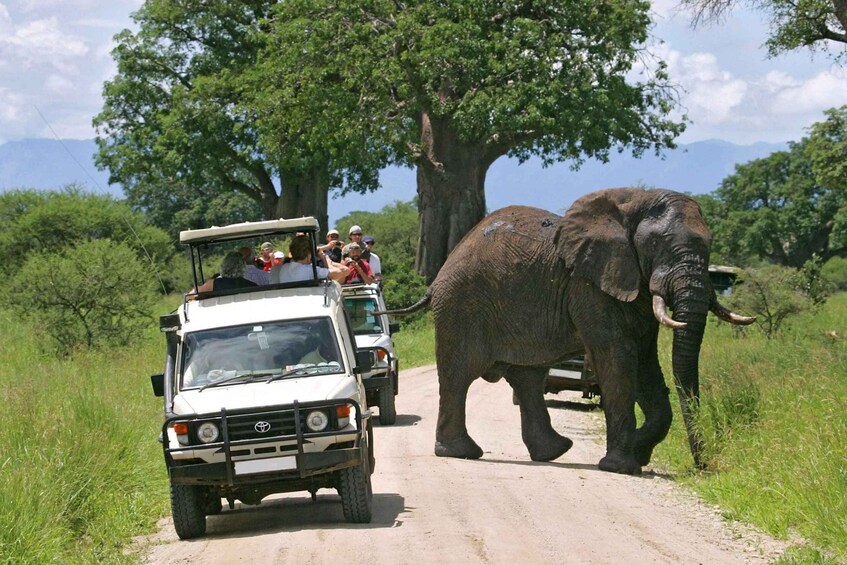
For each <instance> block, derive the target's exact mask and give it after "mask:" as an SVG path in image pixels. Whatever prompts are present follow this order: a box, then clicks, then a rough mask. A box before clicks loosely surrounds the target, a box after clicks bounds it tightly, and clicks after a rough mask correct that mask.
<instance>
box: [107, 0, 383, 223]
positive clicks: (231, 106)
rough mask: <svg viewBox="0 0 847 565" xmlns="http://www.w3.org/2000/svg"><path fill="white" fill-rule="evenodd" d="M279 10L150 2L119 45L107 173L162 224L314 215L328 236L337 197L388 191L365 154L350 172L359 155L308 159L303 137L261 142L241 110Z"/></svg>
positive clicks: (257, 2)
mask: <svg viewBox="0 0 847 565" xmlns="http://www.w3.org/2000/svg"><path fill="white" fill-rule="evenodd" d="M274 4H275V2H274V1H273V0H220V1H217V2H203V3H199V4H198V3H191V2H184V1H181V0H147V1H146V2H145V3H144V5H143V6H142V7H141V8H140V9H139V10H138V12H136V13H135V14H134V15H133V19H134V20H135V22H136V23H137V24H138V31H137V32H131V31H129V30H125V31H123V32H121V33H120V34H118V36H117V37H116V40H117V47H116V48H115V50H114V51H113V56H114V59H115V61H116V63H117V65H118V73H117V76H116V77H115V78H114V79H113V80H111V81H109V82H107V83H106V84H105V86H104V89H103V95H104V101H105V103H104V108H103V111H102V112H101V113H100V114H99V115H98V116H97V117H96V118H95V120H94V123H95V125H96V127H97V128H98V133H99V134H100V135H99V136H98V139H97V141H98V144H99V154H98V164H99V165H100V166H101V167H102V168H108V169H109V171H110V182H119V183H121V184H122V185H123V186H124V189H125V191H126V193H127V195H128V200H129V201H130V203H131V204H132V205H134V206H136V207H138V208H141V209H144V210H146V211H148V212H150V213H151V216H152V217H153V218H154V219H155V221H156V222H157V225H161V226H162V227H166V228H171V229H173V227H172V226H174V225H176V226H179V227H180V228H187V227H201V226H205V225H209V224H210V223H221V222H231V221H242V220H247V219H256V216H258V215H259V214H261V215H262V216H264V217H265V218H277V217H296V216H301V215H313V216H316V217H318V218H319V220H320V221H321V224H322V225H324V226H326V223H327V221H326V220H327V214H326V211H327V195H328V193H329V190H330V189H331V188H332V187H333V186H341V185H342V184H343V183H344V182H345V181H347V184H346V185H345V189H346V190H360V191H365V190H369V189H374V188H375V187H376V180H375V179H376V172H375V171H376V170H377V169H378V166H379V163H375V162H373V161H372V160H371V159H370V158H369V157H368V156H367V155H364V154H362V153H357V154H356V158H355V159H354V160H352V163H353V164H352V165H351V166H349V167H347V166H346V165H345V164H344V163H340V159H342V158H345V157H347V156H348V155H349V154H350V153H351V152H350V151H345V150H339V151H335V152H333V148H331V147H328V148H327V149H326V150H324V151H308V150H306V149H304V148H303V147H302V145H300V143H301V140H300V139H299V138H298V137H297V130H296V129H289V130H285V131H277V136H276V137H275V139H274V140H273V141H272V142H270V143H266V144H264V145H263V144H260V143H259V139H258V127H259V126H258V124H257V123H256V115H255V112H253V111H252V109H251V108H250V107H249V106H245V105H242V104H241V103H240V102H241V100H242V98H243V97H244V96H245V93H244V91H245V82H244V81H245V77H246V76H247V75H248V74H249V73H250V72H251V69H252V67H253V65H255V63H256V57H257V54H258V52H259V49H260V47H261V45H262V44H263V41H264V37H263V34H262V28H261V22H262V21H263V20H264V18H265V17H266V16H267V15H268V13H269V10H270V8H271V7H272V6H273V5H274ZM362 148H364V146H362V145H361V144H359V145H356V146H354V147H353V149H362ZM351 151H352V150H351ZM327 155H335V156H337V157H336V158H335V159H331V158H328V157H327ZM362 171H366V172H365V173H362ZM276 178H279V179H280V182H279V184H280V189H279V191H278V189H277V187H276V185H275V182H274V181H275V179H276Z"/></svg>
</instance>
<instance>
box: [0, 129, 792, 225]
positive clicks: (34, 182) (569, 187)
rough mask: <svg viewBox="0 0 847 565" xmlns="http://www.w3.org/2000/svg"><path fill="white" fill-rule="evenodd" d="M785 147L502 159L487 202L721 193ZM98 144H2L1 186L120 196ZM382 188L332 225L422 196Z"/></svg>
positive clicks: (547, 203)
mask: <svg viewBox="0 0 847 565" xmlns="http://www.w3.org/2000/svg"><path fill="white" fill-rule="evenodd" d="M786 148H787V144H786V143H755V144H753V145H734V144H732V143H728V142H726V141H719V140H709V141H699V142H695V143H689V144H682V145H680V146H679V147H678V148H677V149H675V150H673V151H667V152H666V154H665V156H664V158H660V157H655V156H653V155H652V154H651V155H645V156H643V157H642V158H641V159H635V158H633V157H632V155H631V154H628V153H621V154H614V155H612V156H611V157H610V159H609V162H608V163H600V162H598V161H596V160H588V161H586V162H585V163H584V164H583V166H582V167H581V168H580V169H579V170H578V171H571V170H570V168H569V165H568V164H567V163H560V164H556V165H554V166H551V167H547V168H544V167H542V166H541V161H540V159H530V160H529V161H527V162H526V163H524V164H522V165H519V164H518V162H517V161H516V160H514V159H508V158H506V157H503V158H500V159H499V160H497V162H495V163H494V164H493V165H492V166H491V168H490V169H489V171H488V176H487V178H486V204H487V206H488V209H489V210H496V209H497V208H502V207H504V206H508V205H510V204H525V205H529V206H537V207H539V208H545V209H547V210H551V211H554V212H563V211H564V210H565V209H566V208H567V207H568V206H570V205H571V203H572V202H573V201H574V200H575V199H576V198H578V197H580V196H582V195H583V194H586V193H588V192H591V191H593V190H598V189H601V188H609V187H616V186H648V187H658V188H670V189H674V190H679V191H682V192H690V193H693V194H703V193H706V192H711V191H713V190H715V189H716V188H717V187H718V185H719V184H720V182H721V180H722V179H723V178H724V177H726V176H727V175H730V174H732V173H733V172H734V170H735V165H737V164H740V163H746V162H748V161H751V160H753V159H759V158H761V157H765V156H767V155H770V154H771V153H773V152H774V151H781V150H784V149H786ZM96 150H97V146H96V144H95V143H94V140H92V139H83V140H77V139H65V140H61V141H57V140H51V139H26V140H23V141H10V142H8V143H4V144H2V145H0V191H6V190H10V189H13V188H36V189H58V188H60V187H62V186H64V185H66V184H68V183H72V182H75V183H78V184H80V185H83V186H87V187H88V188H89V189H90V190H92V191H93V192H105V193H109V194H112V195H114V196H116V197H118V198H121V197H123V192H122V190H121V188H120V186H118V185H112V186H110V185H109V184H108V174H107V173H106V172H101V171H98V170H97V169H96V167H95V166H94V157H93V156H94V153H95V151H96ZM380 183H381V185H382V188H380V190H378V191H377V192H374V193H371V194H368V195H364V196H363V195H359V194H353V195H348V196H345V197H344V198H336V199H331V200H330V201H329V217H330V223H331V224H332V223H334V222H335V221H336V220H337V219H338V218H340V217H341V216H344V215H346V214H348V213H349V212H351V211H353V210H364V211H371V212H375V211H379V210H381V209H382V208H383V207H384V206H386V205H389V204H392V203H393V202H395V201H401V202H407V201H409V200H411V199H412V198H414V196H415V194H416V184H415V172H414V171H413V170H411V169H405V168H400V167H388V168H386V169H385V170H383V171H382V173H381V174H380Z"/></svg>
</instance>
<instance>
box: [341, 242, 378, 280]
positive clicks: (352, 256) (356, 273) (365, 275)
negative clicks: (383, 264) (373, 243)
mask: <svg viewBox="0 0 847 565" xmlns="http://www.w3.org/2000/svg"><path fill="white" fill-rule="evenodd" d="M344 249H345V250H346V251H347V253H346V255H347V259H346V260H345V261H346V262H345V264H346V265H347V266H348V267H349V268H350V273H349V274H348V275H347V278H346V279H345V281H344V284H354V283H364V284H371V283H372V282H374V274H373V271H372V270H371V266H370V265H369V264H368V262H367V261H365V260H364V259H362V247H361V246H360V245H359V244H358V243H355V242H353V243H348V244H347V246H346V247H345V248H344Z"/></svg>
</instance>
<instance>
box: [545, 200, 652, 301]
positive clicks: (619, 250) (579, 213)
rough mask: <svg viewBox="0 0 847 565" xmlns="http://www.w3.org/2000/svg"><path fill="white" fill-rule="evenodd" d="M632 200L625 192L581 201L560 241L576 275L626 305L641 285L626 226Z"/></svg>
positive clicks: (569, 216) (569, 213)
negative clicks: (629, 202)
mask: <svg viewBox="0 0 847 565" xmlns="http://www.w3.org/2000/svg"><path fill="white" fill-rule="evenodd" d="M628 200H629V199H628V198H627V191H625V190H621V189H616V190H604V191H600V192H595V193H592V194H588V195H586V196H584V197H582V198H579V199H578V200H577V201H576V202H574V205H573V206H572V207H571V208H570V209H569V210H568V211H567V213H566V214H565V217H564V221H563V227H562V229H561V231H560V241H559V242H558V247H559V249H561V250H562V252H563V253H564V256H565V264H566V265H567V266H568V268H569V269H571V270H572V275H573V276H575V277H582V278H585V279H588V280H590V281H591V282H593V283H594V284H596V285H597V286H599V287H600V289H601V290H602V291H603V292H605V293H606V294H608V295H610V296H614V297H615V298H617V299H618V300H622V301H624V302H632V301H633V300H635V298H636V297H637V296H638V288H639V285H640V282H641V269H640V267H639V264H638V256H637V255H636V253H635V249H634V248H633V244H632V242H631V241H630V238H629V235H628V231H627V227H626V225H627V215H626V207H627V206H626V204H627V202H628Z"/></svg>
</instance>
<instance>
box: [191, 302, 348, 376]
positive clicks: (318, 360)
mask: <svg viewBox="0 0 847 565" xmlns="http://www.w3.org/2000/svg"><path fill="white" fill-rule="evenodd" d="M181 361H182V362H181V371H180V388H181V389H183V390H185V389H193V388H199V389H201V390H203V389H206V388H211V387H217V386H228V385H236V384H241V383H245V382H253V381H268V382H271V381H274V380H279V379H284V378H293V377H302V376H310V375H325V374H327V373H341V372H342V371H343V370H344V367H343V364H342V363H341V355H340V353H339V349H338V342H337V341H336V338H335V333H334V332H333V330H332V324H331V322H330V319H329V318H307V319H301V320H283V321H278V322H263V323H261V324H248V325H242V326H231V327H227V328H215V329H211V330H203V331H196V332H191V333H189V334H186V336H185V337H184V340H183V346H182V360H181Z"/></svg>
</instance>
